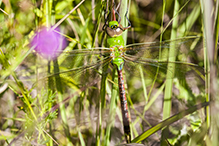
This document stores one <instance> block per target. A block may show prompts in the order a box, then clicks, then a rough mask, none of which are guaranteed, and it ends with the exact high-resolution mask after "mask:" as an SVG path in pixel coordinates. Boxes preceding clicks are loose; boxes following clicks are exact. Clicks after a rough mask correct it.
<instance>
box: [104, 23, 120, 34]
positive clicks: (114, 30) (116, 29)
mask: <svg viewBox="0 0 219 146" xmlns="http://www.w3.org/2000/svg"><path fill="white" fill-rule="evenodd" d="M106 32H107V34H108V35H109V36H110V37H117V36H120V35H121V34H122V33H123V27H122V25H121V24H119V23H118V21H110V22H109V25H108V26H107V28H106Z"/></svg>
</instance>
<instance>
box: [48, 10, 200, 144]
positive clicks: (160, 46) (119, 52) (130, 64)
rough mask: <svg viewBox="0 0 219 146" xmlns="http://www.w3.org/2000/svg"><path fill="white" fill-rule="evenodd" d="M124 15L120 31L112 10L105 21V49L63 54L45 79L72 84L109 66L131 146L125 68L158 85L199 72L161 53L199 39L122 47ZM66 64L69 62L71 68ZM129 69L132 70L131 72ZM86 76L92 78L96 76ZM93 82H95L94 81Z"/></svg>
mask: <svg viewBox="0 0 219 146" xmlns="http://www.w3.org/2000/svg"><path fill="white" fill-rule="evenodd" d="M127 12H128V11H127ZM127 12H126V14H125V18H126V20H127V21H128V26H127V27H123V26H122V25H121V24H120V20H121V18H120V15H119V13H118V12H117V10H116V9H115V8H113V9H112V12H111V15H112V18H111V20H110V21H109V20H108V19H109V16H110V13H109V14H108V16H107V17H106V18H105V24H104V25H103V30H104V31H105V32H106V34H107V40H106V41H107V47H99V48H88V49H81V50H72V51H62V52H61V55H60V57H59V64H61V65H60V71H59V72H57V73H55V74H51V75H49V76H46V78H49V77H51V76H55V75H57V74H58V75H60V76H61V77H62V78H66V80H69V81H72V82H74V81H73V80H72V79H71V78H73V79H75V78H79V79H78V80H83V77H84V76H85V75H86V72H87V71H90V70H93V71H94V73H99V72H98V71H97V69H96V68H98V67H100V66H102V67H105V66H108V65H109V64H110V65H112V66H113V67H114V68H116V71H117V75H118V83H117V84H118V87H119V97H120V104H121V111H122V121H123V129H124V135H125V139H126V142H127V143H130V142H131V139H132V138H131V130H130V122H131V117H130V115H129V110H128V102H127V95H126V93H127V92H126V89H125V81H124V75H123V70H124V68H126V69H127V70H126V72H127V71H128V72H129V74H130V75H134V76H139V75H136V72H137V73H139V74H140V71H136V69H137V68H138V67H141V69H142V70H143V73H144V75H145V76H146V77H149V78H153V80H155V78H157V79H159V78H160V79H161V82H163V81H164V80H165V77H166V76H165V74H173V77H184V76H183V75H185V73H186V72H188V71H189V70H191V69H194V68H199V66H198V65H196V64H193V63H187V62H180V61H174V62H171V61H168V57H176V56H167V57H166V58H165V57H164V58H165V59H162V56H166V55H167V53H163V52H165V51H164V50H166V49H168V50H171V49H177V50H178V49H179V48H180V46H183V45H184V43H185V42H192V41H193V40H195V39H200V38H199V37H196V36H191V37H187V38H180V39H176V40H169V41H163V42H145V43H135V44H129V45H125V43H124V39H123V37H122V34H123V33H124V31H126V30H128V29H129V28H131V22H130V21H129V19H128V17H127ZM116 15H117V17H118V21H117V20H116V19H117V17H116ZM173 42H174V43H175V44H177V48H171V45H170V44H171V43H173ZM167 52H168V51H167ZM161 54H162V55H161ZM160 56H161V57H160ZM69 62H72V64H71V63H69ZM168 64H174V65H175V68H176V69H178V71H177V72H173V71H170V70H168V69H167V66H168ZM64 66H65V67H64ZM129 69H131V71H130V70H129ZM132 71H133V72H132ZM107 73H108V72H107ZM107 73H104V72H102V75H106V74H107ZM66 74H69V75H66ZM69 76H71V77H69ZM79 76H80V77H81V78H80V77H79ZM89 76H91V77H90V78H92V77H93V76H95V75H89ZM92 79H95V77H93V78H92ZM83 82H85V81H81V83H82V84H83Z"/></svg>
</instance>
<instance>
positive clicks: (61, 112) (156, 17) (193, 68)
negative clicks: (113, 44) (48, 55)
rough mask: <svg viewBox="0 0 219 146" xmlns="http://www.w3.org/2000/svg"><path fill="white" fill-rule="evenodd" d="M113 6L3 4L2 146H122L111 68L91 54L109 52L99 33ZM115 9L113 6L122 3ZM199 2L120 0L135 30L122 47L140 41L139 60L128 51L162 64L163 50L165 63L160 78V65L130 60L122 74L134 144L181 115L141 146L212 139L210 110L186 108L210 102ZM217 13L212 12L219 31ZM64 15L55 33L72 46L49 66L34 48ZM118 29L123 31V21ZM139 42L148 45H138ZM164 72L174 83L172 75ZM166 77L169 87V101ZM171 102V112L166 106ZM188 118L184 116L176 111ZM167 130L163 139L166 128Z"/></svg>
mask: <svg viewBox="0 0 219 146" xmlns="http://www.w3.org/2000/svg"><path fill="white" fill-rule="evenodd" d="M80 2H81V3H80ZM107 3H108V1H101V0H86V1H80V0H45V1H43V0H42V1H41V0H10V1H9V0H3V1H0V50H1V57H0V62H1V64H0V68H1V71H0V84H1V87H0V91H1V92H0V145H2V146H6V145H88V146H89V145H122V144H124V143H125V138H124V132H123V123H122V115H121V107H120V101H119V95H118V85H117V81H116V77H117V75H116V74H115V75H114V72H115V70H114V69H113V66H112V65H111V64H110V63H109V64H108V65H106V64H104V63H103V62H102V63H100V62H101V61H104V57H105V55H107V53H106V54H104V52H101V49H100V48H99V49H96V50H97V51H96V50H95V49H91V48H98V47H103V48H105V47H107V44H106V35H107V34H106V33H105V32H104V31H103V30H102V27H103V26H104V23H105V21H106V19H105V16H104V13H105V10H106V9H110V7H111V6H112V3H111V2H109V3H108V5H107ZM118 3H119V1H115V5H116V6H117V5H118ZM214 3H215V5H214V7H215V9H216V10H217V5H216V2H214ZM78 4H79V5H78ZM176 4H177V6H176ZM203 5H207V2H205V3H204V4H203V3H202V1H199V0H180V1H177V0H168V1H160V0H131V1H126V0H123V1H122V2H121V5H120V7H119V8H118V13H119V15H120V17H121V19H122V21H123V20H124V21H126V20H127V19H126V18H125V13H126V11H127V9H128V17H129V20H130V22H131V26H132V27H131V28H130V29H128V30H127V31H125V32H124V36H123V37H124V39H125V40H126V45H130V44H136V47H135V46H134V45H131V46H132V47H133V50H137V51H136V52H137V53H136V52H135V51H133V50H132V49H130V52H129V50H127V53H128V54H131V55H136V56H137V57H144V58H146V57H149V59H150V58H151V59H155V60H158V59H160V58H159V48H161V49H162V55H161V58H163V63H162V62H161V63H160V64H159V63H158V64H156V65H157V66H159V65H160V66H161V67H160V72H159V75H158V76H156V73H157V72H156V71H157V70H156V69H157V66H156V65H154V66H155V70H153V69H154V68H153V64H152V67H151V68H147V67H145V66H147V64H146V63H142V65H141V64H140V65H139V64H137V63H133V64H132V63H130V64H129V63H128V62H125V65H124V68H125V69H124V72H123V73H124V78H125V83H126V87H125V88H126V89H127V91H126V94H127V100H128V105H129V110H130V111H129V112H130V115H131V133H132V139H134V138H135V137H137V136H139V135H140V134H142V133H143V132H147V130H148V129H149V128H150V127H153V126H155V125H157V124H159V123H161V122H162V121H163V120H164V119H167V118H168V117H170V116H173V115H176V120H175V121H176V122H175V121H174V123H173V121H171V120H167V125H168V126H167V127H166V125H163V126H162V125H161V126H160V127H159V130H160V131H156V130H154V131H152V132H148V133H146V136H143V139H142V141H141V144H143V145H150V146H151V145H209V144H211V142H212V141H211V140H212V139H211V140H210V138H209V136H210V134H209V133H208V131H207V130H208V128H209V126H210V124H209V123H210V122H209V118H210V115H209V111H208V109H206V108H201V107H198V106H197V108H196V109H195V110H194V109H193V110H191V111H186V109H192V107H193V108H194V107H196V105H198V104H199V103H203V102H206V101H209V94H208V90H209V88H208V87H209V86H208V83H209V82H210V80H209V78H208V76H207V74H208V72H206V70H207V71H208V67H206V64H208V62H207V59H206V56H207V53H206V52H207V51H206V46H205V43H206V42H205V41H203V40H205V36H206V35H205V33H206V32H205V26H204V7H203ZM76 6H78V8H77V9H75V10H74V11H73V12H72V13H70V15H69V16H68V17H67V18H65V16H66V15H67V14H68V13H69V12H70V11H71V10H72V9H73V8H75V7H76ZM177 7H178V8H177ZM216 10H215V11H213V10H212V14H213V15H214V17H212V18H213V19H214V20H212V21H215V23H214V26H215V27H216V26H217V11H216ZM174 11H175V12H174ZM117 17H118V16H117ZM63 18H64V20H63V21H62V22H61V24H60V25H59V26H58V27H59V30H60V32H59V34H60V35H61V36H62V37H64V38H65V39H66V42H67V43H66V47H65V49H64V50H63V52H62V53H61V55H60V56H59V57H58V58H57V59H55V60H47V59H45V58H43V57H42V56H40V55H39V53H37V52H36V51H35V50H34V47H33V46H31V45H30V43H31V41H32V39H33V37H34V36H35V35H36V34H37V33H38V32H39V30H40V29H41V28H42V27H48V28H51V27H52V26H55V25H56V24H57V22H58V21H60V20H61V19H63ZM107 21H109V20H107ZM174 21H175V22H174ZM209 21H211V19H210V18H209ZM121 23H122V25H123V26H124V27H125V25H126V26H127V22H121ZM173 23H175V26H173ZM216 30H217V29H215V32H216ZM173 33H175V34H176V36H175V37H173ZM216 34H217V33H216ZM45 39H48V41H50V38H45ZM170 39H172V40H174V41H171V40H170ZM216 40H217V39H216ZM149 42H151V43H149ZM172 42H174V43H175V45H176V46H175V48H173V50H175V51H176V52H177V54H175V55H174V57H176V60H175V61H174V63H172V64H175V68H174V69H175V73H174V71H170V70H169V69H167V68H166V67H167V63H165V61H166V60H167V59H168V57H173V56H171V55H168V50H166V49H172V48H171V43H172ZM216 42H217V41H216ZM137 43H144V44H148V45H146V46H144V45H143V47H141V46H140V45H137ZM83 49H84V50H85V51H83ZM138 49H139V50H138ZM94 50H95V51H94ZM145 50H147V51H148V50H149V53H147V51H145ZM102 51H104V50H102ZM132 51H133V52H132ZM165 51H167V52H165ZM59 53H60V52H59ZM141 53H142V54H141ZM108 55H109V53H108ZM215 58H217V56H216V57H215ZM93 64H95V65H93ZM89 65H91V66H89ZM162 65H164V66H162ZM80 67H81V68H80ZM141 70H142V71H141ZM141 72H143V74H141ZM168 72H169V73H170V74H171V73H173V74H174V76H173V77H170V78H168V77H167V78H166V74H167V73H168ZM167 80H172V86H171V85H170V86H169V87H170V88H171V90H172V91H171V93H172V95H171V96H170V97H169V100H168V101H167V99H168V96H167V95H165V89H166V88H168V87H167V86H168V85H166V82H167ZM165 85H166V86H165ZM113 97H115V99H114V98H113ZM112 99H114V100H112ZM166 101H167V103H168V104H169V105H165V102H166ZM205 106H206V105H205ZM200 108H201V109H200ZM198 109H199V110H198ZM183 111H186V113H181V114H179V112H183ZM166 112H167V113H166ZM182 115H184V116H182ZM185 115H187V116H185ZM165 127H166V129H167V133H168V134H167V135H165V134H164V133H163V132H162V131H161V129H164V128H165Z"/></svg>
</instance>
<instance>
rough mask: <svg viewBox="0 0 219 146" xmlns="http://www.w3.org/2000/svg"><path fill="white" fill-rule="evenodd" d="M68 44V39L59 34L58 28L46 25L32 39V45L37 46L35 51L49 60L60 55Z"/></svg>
mask: <svg viewBox="0 0 219 146" xmlns="http://www.w3.org/2000/svg"><path fill="white" fill-rule="evenodd" d="M66 44H67V43H66V39H65V38H64V37H63V36H62V35H60V34H59V30H58V29H55V30H52V29H48V28H46V27H43V28H42V29H40V30H39V31H38V32H37V33H36V35H35V36H34V38H33V39H32V41H31V47H35V48H34V49H35V51H36V52H37V53H39V54H40V55H41V56H43V57H44V58H46V59H48V60H53V59H55V58H56V57H58V56H59V54H60V53H61V52H62V50H63V49H64V48H65V47H66Z"/></svg>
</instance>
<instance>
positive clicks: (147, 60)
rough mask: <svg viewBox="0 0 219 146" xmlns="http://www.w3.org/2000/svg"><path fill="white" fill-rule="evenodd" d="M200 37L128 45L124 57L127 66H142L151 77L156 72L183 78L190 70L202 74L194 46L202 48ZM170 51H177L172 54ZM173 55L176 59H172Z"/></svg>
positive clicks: (159, 74) (160, 74)
mask: <svg viewBox="0 0 219 146" xmlns="http://www.w3.org/2000/svg"><path fill="white" fill-rule="evenodd" d="M200 39H201V38H200V37H187V38H182V39H177V40H172V41H170V40H169V41H164V42H152V43H138V44H132V45H128V46H126V48H125V50H126V53H125V56H124V59H125V61H126V62H127V64H128V65H127V66H139V65H140V66H142V68H143V70H145V71H144V72H146V73H147V76H148V77H151V78H154V77H155V76H156V74H158V76H162V74H164V75H165V76H166V74H171V75H170V76H171V77H177V78H183V77H185V76H184V75H185V73H187V72H188V71H190V70H194V71H199V72H201V74H202V73H203V67H202V66H199V65H198V64H197V62H193V60H196V59H195V58H196V57H198V54H197V52H196V50H195V49H194V48H195V47H196V48H198V49H200V48H202V46H201V45H200V42H199V41H200ZM191 47H193V48H191ZM170 51H175V53H174V54H171V53H169V52H170ZM172 57H174V58H175V61H172V60H170V59H171V58H172ZM129 64H130V65H129ZM168 67H169V68H168ZM130 68H132V67H130ZM162 80H164V78H163V79H162Z"/></svg>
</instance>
